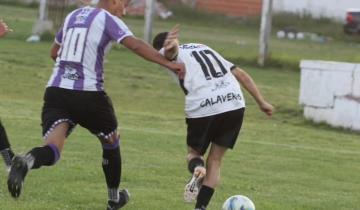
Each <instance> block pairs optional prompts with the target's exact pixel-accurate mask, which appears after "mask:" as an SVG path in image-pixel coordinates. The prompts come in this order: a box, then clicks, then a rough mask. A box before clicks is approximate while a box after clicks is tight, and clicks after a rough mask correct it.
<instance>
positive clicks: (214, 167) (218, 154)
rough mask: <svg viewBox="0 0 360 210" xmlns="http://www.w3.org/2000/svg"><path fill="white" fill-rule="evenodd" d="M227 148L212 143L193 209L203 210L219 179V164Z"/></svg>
mask: <svg viewBox="0 0 360 210" xmlns="http://www.w3.org/2000/svg"><path fill="white" fill-rule="evenodd" d="M226 150H227V148H226V147H222V146H218V145H216V144H212V145H211V148H210V152H209V155H208V158H207V160H206V172H207V173H206V176H205V177H204V180H203V183H202V186H201V189H200V192H199V194H198V197H197V201H196V205H195V209H199V210H205V209H206V207H207V205H208V204H209V202H210V199H211V197H212V195H213V194H214V191H215V188H216V186H217V185H218V183H219V180H220V166H221V161H222V158H223V157H224V154H225V152H226Z"/></svg>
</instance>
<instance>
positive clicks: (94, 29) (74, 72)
mask: <svg viewBox="0 0 360 210" xmlns="http://www.w3.org/2000/svg"><path fill="white" fill-rule="evenodd" d="M130 35H132V33H131V32H130V30H129V29H128V28H127V26H126V25H125V24H124V23H123V22H122V21H121V20H120V19H119V18H117V17H115V16H113V15H111V14H110V13H108V12H107V11H106V10H104V9H100V8H93V7H83V8H79V9H77V10H74V11H73V12H71V13H70V14H69V15H67V17H66V18H65V21H64V24H63V27H62V29H61V30H60V31H59V32H58V34H57V35H56V38H55V42H56V43H57V44H59V45H60V46H61V47H60V50H59V52H58V57H57V59H56V64H55V68H54V73H53V75H52V77H51V78H50V81H49V83H48V86H55V87H62V88H66V89H74V90H90V91H98V90H103V88H104V87H103V81H104V78H103V77H104V76H103V61H104V56H105V54H106V52H107V51H108V50H109V49H110V48H111V44H112V41H117V42H120V41H121V40H122V39H123V38H124V37H126V36H130Z"/></svg>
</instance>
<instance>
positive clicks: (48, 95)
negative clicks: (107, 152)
mask: <svg viewBox="0 0 360 210" xmlns="http://www.w3.org/2000/svg"><path fill="white" fill-rule="evenodd" d="M41 118H42V128H43V137H44V138H45V139H46V137H47V136H48V135H49V133H51V131H52V130H53V129H54V128H55V126H56V125H58V124H59V123H61V122H68V123H69V124H70V128H69V131H68V135H69V134H70V132H71V131H72V129H73V128H74V127H75V126H76V125H77V124H79V125H81V126H82V127H84V128H86V129H88V130H89V131H90V132H91V133H93V134H94V135H96V136H98V137H99V138H104V137H105V138H106V137H109V136H110V135H111V134H113V133H114V132H116V129H117V126H118V124H117V120H116V116H115V112H114V108H113V105H112V102H111V100H110V98H109V97H108V96H107V95H106V93H105V92H104V91H79V90H68V89H63V88H57V87H48V88H46V91H45V95H44V105H43V109H42V116H41Z"/></svg>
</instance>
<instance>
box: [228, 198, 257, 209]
mask: <svg viewBox="0 0 360 210" xmlns="http://www.w3.org/2000/svg"><path fill="white" fill-rule="evenodd" d="M222 210H255V205H254V203H253V202H252V201H251V200H250V199H249V198H248V197H246V196H243V195H234V196H231V197H230V198H228V199H227V200H226V201H225V202H224V204H223V206H222Z"/></svg>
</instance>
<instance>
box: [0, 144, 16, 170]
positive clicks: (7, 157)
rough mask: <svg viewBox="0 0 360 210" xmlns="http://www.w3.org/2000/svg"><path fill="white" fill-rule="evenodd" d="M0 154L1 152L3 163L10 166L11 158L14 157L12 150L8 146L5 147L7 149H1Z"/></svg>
mask: <svg viewBox="0 0 360 210" xmlns="http://www.w3.org/2000/svg"><path fill="white" fill-rule="evenodd" d="M0 154H1V156H2V157H3V159H4V162H5V165H6V166H7V167H10V166H11V161H12V158H13V157H14V153H13V151H11V149H10V148H7V149H3V150H1V151H0Z"/></svg>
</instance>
